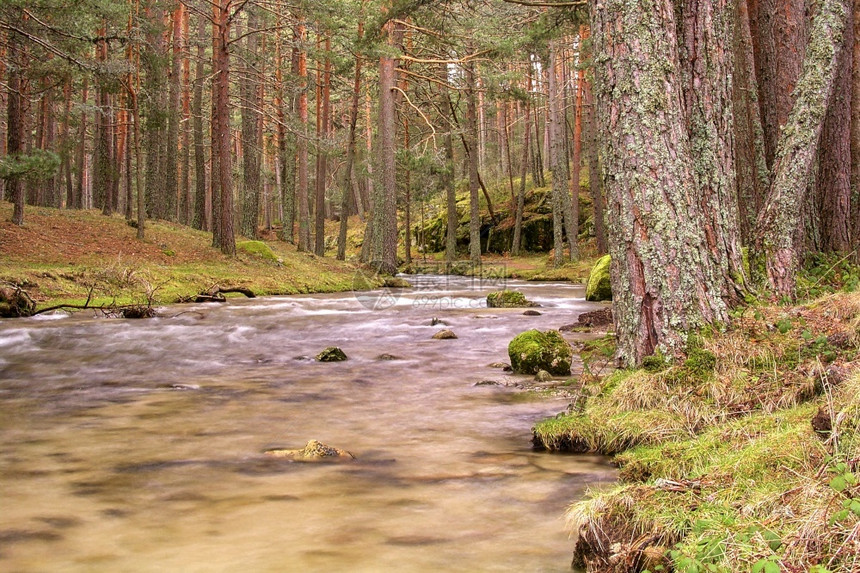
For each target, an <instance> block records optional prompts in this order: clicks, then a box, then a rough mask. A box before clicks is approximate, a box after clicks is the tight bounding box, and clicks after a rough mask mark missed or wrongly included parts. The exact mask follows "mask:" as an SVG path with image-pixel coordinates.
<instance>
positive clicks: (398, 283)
mask: <svg viewBox="0 0 860 573" xmlns="http://www.w3.org/2000/svg"><path fill="white" fill-rule="evenodd" d="M382 286H385V287H388V288H412V283H411V282H409V281H408V280H406V279H402V278H400V277H386V278H385V281H384V282H383V283H382Z"/></svg>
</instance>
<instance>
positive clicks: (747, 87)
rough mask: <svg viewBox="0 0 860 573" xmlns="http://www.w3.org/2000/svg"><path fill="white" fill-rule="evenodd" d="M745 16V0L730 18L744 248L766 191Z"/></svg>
mask: <svg viewBox="0 0 860 573" xmlns="http://www.w3.org/2000/svg"><path fill="white" fill-rule="evenodd" d="M749 12H750V11H749V4H748V0H738V2H737V4H736V11H735V17H734V23H735V26H734V39H735V43H734V46H735V49H734V52H735V66H734V77H733V80H734V81H733V83H732V92H733V95H732V102H733V107H734V114H733V116H734V127H735V132H734V137H735V156H734V163H735V173H736V181H737V187H738V221H739V223H740V235H741V242H742V244H744V245H750V244H751V243H752V242H753V234H754V231H755V221H756V217H757V216H758V213H759V211H760V210H761V206H762V204H763V203H764V198H765V195H766V194H767V189H768V188H769V187H770V171H769V170H768V166H767V162H766V160H765V145H764V131H763V130H762V122H761V111H760V107H759V98H758V93H759V87H758V78H757V76H756V66H755V56H754V52H753V38H752V33H751V31H750V13H749Z"/></svg>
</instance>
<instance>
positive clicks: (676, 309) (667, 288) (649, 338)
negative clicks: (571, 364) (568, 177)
mask: <svg viewBox="0 0 860 573" xmlns="http://www.w3.org/2000/svg"><path fill="white" fill-rule="evenodd" d="M593 8H594V10H593V12H592V21H593V22H592V33H593V39H594V42H593V45H594V52H595V57H594V70H595V96H596V99H597V102H598V120H599V124H600V137H601V142H602V145H601V148H602V153H601V156H602V157H603V158H604V161H605V164H604V173H605V188H607V189H610V190H611V196H610V202H609V207H610V210H611V216H610V222H611V224H610V227H609V239H610V241H609V244H610V248H609V252H610V254H611V255H612V272H611V275H612V286H613V289H612V291H613V297H614V298H613V312H614V316H615V324H616V336H617V338H618V352H617V355H616V357H617V360H618V362H619V363H620V364H621V365H624V366H633V365H637V364H640V363H641V361H642V359H643V358H644V357H645V356H648V355H650V354H652V353H654V352H655V351H658V350H659V351H661V352H662V353H663V354H665V355H668V356H677V355H679V354H682V353H683V352H684V350H685V346H686V340H687V335H688V333H689V332H690V331H692V330H694V329H696V328H699V327H701V326H702V325H704V324H709V323H714V322H720V321H727V320H728V312H727V311H728V309H727V307H726V305H725V303H724V301H723V300H722V298H721V292H720V291H721V289H720V285H719V284H715V281H714V278H713V277H714V275H715V263H714V261H713V260H712V259H713V254H712V252H711V250H710V249H709V248H708V244H707V241H706V237H705V233H704V231H703V229H702V221H703V215H702V213H701V206H700V204H699V201H698V193H697V189H696V186H695V183H694V173H693V169H694V168H693V164H692V159H691V152H690V142H689V138H688V134H687V126H686V121H685V117H684V113H683V111H684V110H683V105H684V104H683V95H682V91H681V85H682V78H681V77H680V76H681V70H680V58H679V55H678V38H677V36H676V32H675V31H676V22H675V13H674V7H673V5H672V3H671V1H670V0H654V1H646V2H644V3H643V2H638V3H629V2H625V1H624V0H604V1H602V2H599V3H596V4H594V5H593Z"/></svg>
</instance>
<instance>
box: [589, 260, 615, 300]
mask: <svg viewBox="0 0 860 573" xmlns="http://www.w3.org/2000/svg"><path fill="white" fill-rule="evenodd" d="M610 262H611V259H610V257H609V255H605V256H603V257H601V258H599V259H598V260H597V263H596V264H595V265H594V268H592V269H591V274H589V275H588V284H587V285H586V287H585V300H588V301H591V302H600V301H604V300H612V286H611V284H610V281H609V264H610Z"/></svg>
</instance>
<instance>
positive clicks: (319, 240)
mask: <svg viewBox="0 0 860 573" xmlns="http://www.w3.org/2000/svg"><path fill="white" fill-rule="evenodd" d="M324 50H325V61H324V62H323V69H322V74H321V76H318V77H320V78H321V79H322V83H321V85H320V95H321V96H322V97H321V100H320V99H318V100H317V103H318V105H317V110H318V111H319V110H320V107H321V109H322V114H321V115H318V116H317V125H318V126H319V129H318V132H317V139H318V141H319V144H318V145H317V177H316V195H315V199H316V206H315V209H314V218H315V225H314V253H315V254H316V255H317V256H318V257H322V256H325V191H326V179H327V176H328V151H327V148H328V135H329V134H328V130H329V121H330V117H329V116H330V115H331V58H330V57H329V52H330V51H331V38H329V37H328V36H326V39H325V43H324ZM320 103H321V106H320V105H319V104H320Z"/></svg>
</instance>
